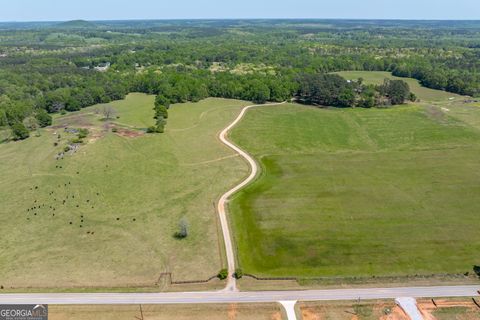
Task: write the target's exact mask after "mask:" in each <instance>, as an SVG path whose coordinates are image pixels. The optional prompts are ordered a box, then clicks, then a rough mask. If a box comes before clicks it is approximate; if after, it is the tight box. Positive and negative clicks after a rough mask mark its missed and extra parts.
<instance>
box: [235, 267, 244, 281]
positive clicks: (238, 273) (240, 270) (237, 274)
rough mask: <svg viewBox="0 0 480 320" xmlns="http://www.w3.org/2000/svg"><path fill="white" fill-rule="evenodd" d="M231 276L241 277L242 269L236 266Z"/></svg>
mask: <svg viewBox="0 0 480 320" xmlns="http://www.w3.org/2000/svg"><path fill="white" fill-rule="evenodd" d="M233 276H234V277H235V279H241V278H242V277H243V270H242V269H240V268H237V269H236V270H235V273H234V274H233Z"/></svg>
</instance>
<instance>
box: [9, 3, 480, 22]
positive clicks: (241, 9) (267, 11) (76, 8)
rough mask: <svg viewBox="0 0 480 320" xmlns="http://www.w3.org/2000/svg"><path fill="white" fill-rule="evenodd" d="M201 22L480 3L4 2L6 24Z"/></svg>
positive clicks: (476, 8)
mask: <svg viewBox="0 0 480 320" xmlns="http://www.w3.org/2000/svg"><path fill="white" fill-rule="evenodd" d="M192 18H193V19H199V18H219V19H220V18H358V19H370V18H378V19H475V20H478V19H480V0H168V1H166V0H81V1H80V0H0V21H52V20H55V21H58V20H73V19H85V20H115V19H192Z"/></svg>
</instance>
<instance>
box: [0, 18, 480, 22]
mask: <svg viewBox="0 0 480 320" xmlns="http://www.w3.org/2000/svg"><path fill="white" fill-rule="evenodd" d="M192 20H195V21H205V20H216V21H222V20H232V21H234V20H250V21H254V20H324V21H325V20H327V21H328V20H331V21H334V20H337V21H338V20H344V21H475V22H477V21H478V22H480V19H468V18H452V19H450V18H292V17H290V18H282V17H275V18H273V17H270V18H247V17H243V18H118V19H117V18H116V19H82V18H76V19H67V20H0V23H49V22H50V23H51V22H60V23H61V22H70V21H87V22H108V21H112V22H118V21H192Z"/></svg>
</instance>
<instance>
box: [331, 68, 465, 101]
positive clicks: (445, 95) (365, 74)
mask: <svg viewBox="0 0 480 320" xmlns="http://www.w3.org/2000/svg"><path fill="white" fill-rule="evenodd" d="M336 73H337V74H339V75H340V76H342V77H344V78H345V79H347V80H357V79H358V78H363V80H364V83H366V84H376V85H378V84H382V83H383V81H384V80H385V79H390V80H403V81H405V82H406V83H408V85H409V86H410V90H411V91H412V92H413V93H415V95H416V96H417V98H418V99H420V100H421V101H423V100H425V101H438V102H440V101H449V100H460V99H464V98H465V97H464V96H461V95H458V94H455V93H450V92H446V91H441V90H433V89H430V88H427V87H423V86H422V85H421V84H420V83H419V81H418V80H416V79H412V78H400V77H395V76H393V75H392V74H391V73H390V72H383V71H341V72H336ZM451 98H453V99H451Z"/></svg>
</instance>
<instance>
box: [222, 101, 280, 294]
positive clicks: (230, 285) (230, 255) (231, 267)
mask: <svg viewBox="0 0 480 320" xmlns="http://www.w3.org/2000/svg"><path fill="white" fill-rule="evenodd" d="M284 103H285V102H281V103H269V104H256V105H251V106H246V107H244V108H243V109H242V111H241V112H240V114H239V115H238V116H237V118H236V119H235V120H233V122H232V123H230V124H229V125H228V126H227V127H226V128H225V129H223V131H222V132H220V135H219V138H220V141H222V143H223V144H225V145H226V146H227V147H229V148H231V149H233V150H234V151H235V152H237V153H238V154H239V155H240V156H242V157H243V158H244V159H245V160H247V162H248V164H249V166H250V168H251V169H250V175H249V176H248V177H247V178H246V179H245V180H243V181H242V182H240V183H239V184H238V185H236V186H235V187H233V188H232V189H230V190H228V191H227V192H226V193H225V194H224V195H223V196H222V197H221V198H220V200H219V201H218V205H217V211H218V215H219V217H220V224H221V226H222V233H223V241H224V244H225V252H226V255H227V262H228V281H227V286H226V287H225V289H224V291H237V283H236V281H235V278H234V276H233V274H234V272H235V254H234V252H233V244H232V237H231V235H230V228H229V226H228V219H227V214H226V209H225V207H226V204H227V202H228V198H230V196H232V195H233V194H234V193H235V192H237V191H239V190H240V189H242V188H243V187H245V186H246V185H247V184H249V183H250V182H252V181H253V179H255V176H256V175H257V172H258V166H257V163H256V162H255V160H254V159H253V158H252V157H251V156H250V155H249V154H248V153H246V152H245V151H243V150H242V149H240V148H239V147H237V146H236V145H234V144H233V143H232V142H230V141H228V139H227V136H228V132H229V131H230V130H231V129H232V128H233V127H235V126H236V125H237V123H238V122H240V120H242V118H243V116H244V115H245V113H246V112H247V110H248V109H250V108H254V107H260V106H276V105H281V104H284Z"/></svg>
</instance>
